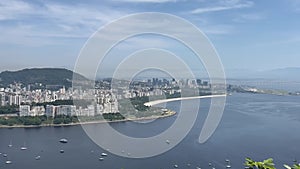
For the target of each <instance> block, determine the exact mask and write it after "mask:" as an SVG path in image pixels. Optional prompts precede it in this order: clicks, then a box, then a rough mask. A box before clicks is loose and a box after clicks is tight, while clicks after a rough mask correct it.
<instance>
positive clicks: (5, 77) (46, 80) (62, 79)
mask: <svg viewBox="0 0 300 169" xmlns="http://www.w3.org/2000/svg"><path fill="white" fill-rule="evenodd" d="M75 75H76V78H77V79H82V80H86V78H85V77H84V76H82V75H79V74H75ZM72 78H73V71H71V70H68V69H62V68H33V69H23V70H19V71H4V72H2V73H0V83H1V84H2V85H8V84H11V83H14V82H21V83H23V84H24V85H28V84H35V83H42V84H44V85H64V86H66V87H71V86H72Z"/></svg>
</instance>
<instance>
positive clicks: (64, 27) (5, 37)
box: [0, 0, 128, 46]
mask: <svg viewBox="0 0 300 169" xmlns="http://www.w3.org/2000/svg"><path fill="white" fill-rule="evenodd" d="M127 13H128V12H127V11H125V10H124V11H120V10H115V9H113V8H112V7H108V6H107V7H94V6H92V5H89V6H88V5H84V4H61V3H57V2H51V1H50V2H47V1H44V3H42V4H38V3H32V2H29V1H20V0H16V1H11V0H1V1H0V22H1V21H2V23H1V27H0V30H1V33H2V38H1V39H0V43H3V44H22V45H30V46H32V45H33V46H35V45H42V44H48V43H47V41H48V42H49V43H51V42H52V43H53V42H54V41H53V38H88V37H89V36H90V35H91V34H92V33H93V32H95V31H96V30H97V29H98V28H99V27H100V26H103V25H105V24H106V23H108V22H110V21H111V20H115V19H117V18H119V17H121V16H124V15H125V14H127ZM3 21H9V22H3ZM43 38H44V39H43Z"/></svg>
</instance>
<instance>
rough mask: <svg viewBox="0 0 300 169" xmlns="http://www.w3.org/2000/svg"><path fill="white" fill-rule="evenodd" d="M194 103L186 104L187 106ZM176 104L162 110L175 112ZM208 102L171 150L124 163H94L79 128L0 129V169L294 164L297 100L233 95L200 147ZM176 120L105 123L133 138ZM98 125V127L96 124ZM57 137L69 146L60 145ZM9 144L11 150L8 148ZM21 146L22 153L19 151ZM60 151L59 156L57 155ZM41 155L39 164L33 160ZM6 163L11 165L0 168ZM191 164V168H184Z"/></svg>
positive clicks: (298, 139)
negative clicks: (270, 159)
mask: <svg viewBox="0 0 300 169" xmlns="http://www.w3.org/2000/svg"><path fill="white" fill-rule="evenodd" d="M198 101H199V100H190V101H188V102H189V104H190V105H191V106H192V105H193V104H194V103H195V102H198ZM179 103H180V102H170V103H168V104H167V107H168V108H170V109H173V110H175V111H176V110H178V109H179V105H180V104H179ZM209 103H210V100H209V99H204V100H201V108H200V111H199V115H198V118H197V122H196V124H195V126H194V128H193V129H192V130H191V132H190V133H189V135H188V136H187V137H186V138H185V139H184V140H183V141H182V142H181V143H180V144H179V145H177V146H176V147H175V148H174V149H172V150H170V151H168V152H166V153H164V154H162V155H159V156H156V157H152V158H147V159H129V158H123V157H118V156H115V155H113V154H110V153H108V156H107V157H106V158H105V160H104V161H99V160H98V158H99V157H100V154H101V153H102V152H105V151H104V150H102V149H101V148H99V147H98V146H97V145H96V144H94V143H93V142H92V141H91V140H90V139H89V138H88V137H87V135H86V134H85V133H84V131H83V129H82V128H81V127H80V126H72V127H44V128H30V129H23V128H13V129H0V152H1V153H2V154H3V153H6V154H8V156H7V157H3V156H2V155H0V168H5V169H85V168H87V169H96V168H97V169H99V168H105V169H121V168H124V169H140V168H143V169H168V168H169V169H171V168H173V166H174V164H177V165H178V166H179V168H196V166H200V167H201V168H211V167H209V166H208V163H209V162H211V163H212V164H213V165H214V166H215V167H216V168H225V159H230V160H231V165H232V168H243V162H244V158H245V157H247V156H249V157H252V158H254V159H257V160H260V159H264V158H268V157H273V158H274V160H275V161H276V165H277V168H283V167H282V164H283V163H289V164H291V163H293V160H294V159H298V160H300V97H296V96H273V95H259V94H257V95H253V94H234V95H232V96H229V97H227V104H226V108H225V112H224V115H223V119H222V121H221V124H220V125H219V127H218V129H217V130H216V132H215V133H214V135H213V136H212V137H211V138H210V139H209V140H208V141H207V142H206V143H204V144H199V143H198V141H197V140H198V137H199V132H200V131H201V128H202V125H203V122H204V119H205V117H206V115H207V111H208V108H209ZM175 118H176V116H174V117H169V118H165V119H159V120H155V121H154V122H151V123H146V124H141V123H134V122H122V123H113V124H111V125H112V126H113V127H114V128H115V129H116V130H118V131H120V132H122V133H124V134H126V135H129V136H135V137H149V136H153V135H156V134H158V133H160V132H162V131H164V130H165V129H167V128H168V127H169V126H170V125H171V124H172V123H173V122H174V120H175ZM98 125H101V124H98ZM60 138H67V139H68V140H69V143H67V144H61V143H59V142H58V140H59V139H60ZM10 142H12V144H13V146H12V147H8V145H9V144H10ZM23 145H25V146H26V147H28V150H25V151H21V150H20V147H21V146H23ZM61 149H63V150H65V153H63V154H61V153H59V151H60V150H61ZM36 156H41V159H40V160H35V157H36ZM6 160H11V161H12V162H13V164H10V165H7V164H5V161H6ZM187 164H191V166H187Z"/></svg>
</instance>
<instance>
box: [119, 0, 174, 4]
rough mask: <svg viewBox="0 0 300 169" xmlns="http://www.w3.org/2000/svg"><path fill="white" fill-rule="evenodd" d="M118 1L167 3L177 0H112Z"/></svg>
mask: <svg viewBox="0 0 300 169" xmlns="http://www.w3.org/2000/svg"><path fill="white" fill-rule="evenodd" d="M114 1H118V2H132V3H167V2H176V1H177V0H114Z"/></svg>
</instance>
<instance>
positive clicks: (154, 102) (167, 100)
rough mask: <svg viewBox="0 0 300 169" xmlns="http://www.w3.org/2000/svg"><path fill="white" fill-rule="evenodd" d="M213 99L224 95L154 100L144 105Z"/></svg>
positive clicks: (224, 95)
mask: <svg viewBox="0 0 300 169" xmlns="http://www.w3.org/2000/svg"><path fill="white" fill-rule="evenodd" d="M213 97H226V94H220V95H207V96H193V97H179V98H171V99H162V100H154V101H150V102H146V103H144V105H145V106H150V107H151V106H154V105H157V104H161V103H167V102H173V101H180V100H192V99H205V98H213Z"/></svg>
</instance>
